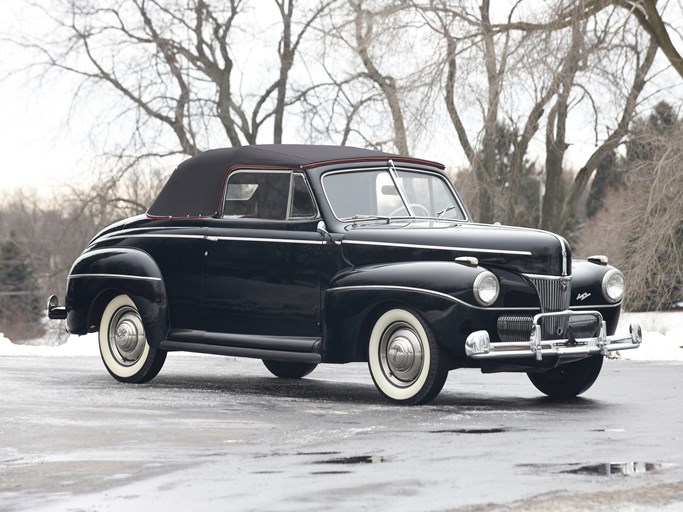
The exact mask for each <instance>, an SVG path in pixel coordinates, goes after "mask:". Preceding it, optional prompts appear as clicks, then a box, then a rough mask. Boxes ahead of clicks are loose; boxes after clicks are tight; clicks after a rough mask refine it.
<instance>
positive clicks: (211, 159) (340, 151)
mask: <svg viewBox="0 0 683 512" xmlns="http://www.w3.org/2000/svg"><path fill="white" fill-rule="evenodd" d="M389 158H392V159H395V160H397V161H412V162H416V163H423V164H427V165H432V166H436V167H439V168H443V166H442V165H441V164H438V163H435V162H428V161H426V160H417V159H413V158H405V157H401V156H399V155H396V154H392V153H383V152H380V151H372V150H369V149H361V148H354V147H349V146H313V145H299V144H265V145H254V146H241V147H238V148H224V149H213V150H210V151H206V152H204V153H201V154H199V155H197V156H194V157H192V158H189V159H188V160H185V161H184V162H183V163H181V164H180V165H179V166H178V168H177V169H176V170H175V171H173V174H172V175H171V177H170V178H169V180H168V182H166V185H164V188H163V189H162V190H161V192H160V193H159V195H158V196H157V198H156V200H155V201H154V203H153V204H152V206H151V207H150V208H149V210H148V211H147V215H149V216H150V217H210V216H214V215H216V214H217V213H218V211H219V209H220V203H221V200H222V194H223V187H224V184H225V179H226V176H227V173H228V171H229V170H231V169H234V168H238V167H264V168H283V167H284V168H287V169H307V168H310V167H316V166H319V165H325V164H328V163H336V162H339V163H343V162H345V161H356V160H357V161H364V160H365V161H368V160H370V161H372V160H385V159H389Z"/></svg>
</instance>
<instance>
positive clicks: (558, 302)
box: [526, 275, 571, 339]
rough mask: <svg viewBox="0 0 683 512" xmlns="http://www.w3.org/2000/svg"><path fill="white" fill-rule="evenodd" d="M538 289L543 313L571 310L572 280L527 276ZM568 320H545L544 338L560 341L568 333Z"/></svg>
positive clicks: (543, 324) (554, 318)
mask: <svg viewBox="0 0 683 512" xmlns="http://www.w3.org/2000/svg"><path fill="white" fill-rule="evenodd" d="M526 277H527V279H529V281H531V284H533V285H534V288H536V292H537V293H538V298H539V301H540V303H541V311H542V312H543V313H553V312H555V311H564V310H565V309H569V301H570V298H571V278H569V277H555V276H547V277H546V276H530V275H527V276H526ZM567 325H568V323H567V318H565V317H549V318H545V319H543V322H542V323H541V327H542V329H543V336H544V338H545V337H546V336H547V338H546V339H559V338H562V337H564V336H565V334H566V332H567Z"/></svg>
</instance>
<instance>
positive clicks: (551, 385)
mask: <svg viewBox="0 0 683 512" xmlns="http://www.w3.org/2000/svg"><path fill="white" fill-rule="evenodd" d="M603 359H604V358H603V357H602V355H594V356H590V357H587V358H585V359H581V360H580V361H575V362H573V363H567V364H563V365H561V366H558V367H557V368H553V369H552V370H549V371H547V372H543V373H528V374H527V375H528V376H529V380H530V381H531V383H532V384H533V385H534V386H536V389H538V390H539V391H541V392H542V393H545V394H546V395H548V396H550V397H552V398H569V397H572V396H577V395H580V394H581V393H583V392H585V391H587V390H588V389H589V388H590V387H591V386H592V385H593V383H594V382H595V379H597V378H598V375H599V374H600V370H601V368H602V361H603Z"/></svg>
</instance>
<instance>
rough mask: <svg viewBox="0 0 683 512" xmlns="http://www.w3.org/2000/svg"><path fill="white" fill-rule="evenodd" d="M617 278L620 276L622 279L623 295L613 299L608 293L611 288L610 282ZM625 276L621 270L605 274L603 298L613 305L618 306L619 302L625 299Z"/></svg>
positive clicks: (603, 278) (613, 269)
mask: <svg viewBox="0 0 683 512" xmlns="http://www.w3.org/2000/svg"><path fill="white" fill-rule="evenodd" d="M615 276H619V277H620V278H621V293H620V294H619V295H618V296H616V297H613V296H612V295H610V294H609V292H608V291H607V290H608V288H609V282H610V279H612V278H613V277H615ZM624 283H625V281H624V274H622V273H621V272H620V271H619V270H617V269H616V268H612V269H610V270H608V271H607V272H605V275H604V276H602V296H603V297H604V298H605V300H606V301H607V302H609V303H611V304H616V303H617V302H621V300H622V299H623V298H624Z"/></svg>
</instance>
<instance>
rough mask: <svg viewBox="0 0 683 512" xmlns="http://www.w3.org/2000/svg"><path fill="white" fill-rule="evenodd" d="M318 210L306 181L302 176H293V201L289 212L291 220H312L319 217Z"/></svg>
mask: <svg viewBox="0 0 683 512" xmlns="http://www.w3.org/2000/svg"><path fill="white" fill-rule="evenodd" d="M317 215H318V209H317V208H316V206H315V201H314V200H313V196H311V191H310V190H309V189H308V185H307V184H306V180H305V179H304V177H303V176H302V175H301V174H293V175H292V201H291V208H290V211H289V218H290V219H310V218H312V217H317Z"/></svg>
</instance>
